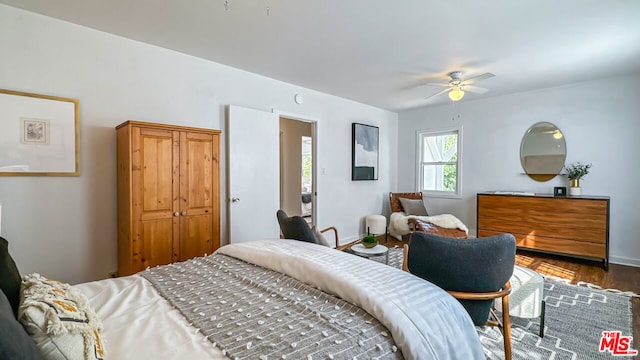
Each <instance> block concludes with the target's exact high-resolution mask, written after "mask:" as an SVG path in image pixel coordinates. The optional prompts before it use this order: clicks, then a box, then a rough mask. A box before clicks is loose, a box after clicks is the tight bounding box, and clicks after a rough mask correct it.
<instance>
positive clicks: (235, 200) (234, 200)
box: [231, 198, 240, 203]
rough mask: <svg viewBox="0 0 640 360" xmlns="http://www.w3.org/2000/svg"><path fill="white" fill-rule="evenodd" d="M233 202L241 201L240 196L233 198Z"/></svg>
mask: <svg viewBox="0 0 640 360" xmlns="http://www.w3.org/2000/svg"><path fill="white" fill-rule="evenodd" d="M231 202H232V203H237V202H240V198H231Z"/></svg>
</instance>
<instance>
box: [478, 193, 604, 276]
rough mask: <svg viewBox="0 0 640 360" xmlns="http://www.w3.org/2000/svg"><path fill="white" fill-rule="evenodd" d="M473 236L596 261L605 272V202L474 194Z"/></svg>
mask: <svg viewBox="0 0 640 360" xmlns="http://www.w3.org/2000/svg"><path fill="white" fill-rule="evenodd" d="M477 206H478V209H477V215H478V218H477V228H476V230H477V232H476V234H477V236H478V237H486V236H493V235H497V234H500V233H511V234H513V236H515V238H516V245H517V246H518V248H519V249H525V250H533V251H543V252H550V253H556V254H562V255H567V256H574V257H583V258H589V259H596V260H601V261H602V265H603V267H604V268H605V269H608V267H609V197H605V196H568V197H553V196H552V195H545V194H536V195H534V196H527V195H510V194H509V195H507V194H494V193H479V194H478V202H477Z"/></svg>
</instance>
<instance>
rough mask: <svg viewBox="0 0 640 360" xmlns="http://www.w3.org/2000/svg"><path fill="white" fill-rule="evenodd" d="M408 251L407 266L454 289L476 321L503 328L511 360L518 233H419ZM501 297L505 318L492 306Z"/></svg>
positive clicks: (407, 246)
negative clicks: (511, 296)
mask: <svg viewBox="0 0 640 360" xmlns="http://www.w3.org/2000/svg"><path fill="white" fill-rule="evenodd" d="M404 252H405V256H404V264H403V269H404V270H405V271H408V272H410V273H412V274H414V275H416V276H419V277H421V278H423V279H425V280H427V281H429V282H431V283H433V284H435V285H436V286H439V287H440V288H442V289H444V290H446V291H447V292H449V294H451V295H452V296H453V297H455V298H456V299H458V301H460V303H461V304H462V306H463V307H464V308H465V309H466V310H467V312H468V313H469V316H470V317H471V319H472V320H473V323H474V324H475V325H476V326H482V325H492V326H498V327H500V329H501V331H502V334H503V337H504V347H505V358H506V359H507V360H509V359H511V321H510V318H509V293H510V292H511V286H510V284H509V279H510V278H511V275H512V274H513V268H514V266H515V255H516V244H515V238H514V237H513V235H511V234H501V235H497V236H492V237H486V238H478V239H457V238H446V237H441V236H437V235H432V234H427V233H421V232H415V233H413V234H411V238H410V242H409V245H405V251H404ZM496 298H501V299H502V321H501V320H500V319H499V318H498V316H497V315H496V313H495V312H494V311H493V309H492V305H493V300H494V299H496ZM490 317H491V318H492V319H490Z"/></svg>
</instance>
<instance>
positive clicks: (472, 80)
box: [461, 73, 495, 85]
mask: <svg viewBox="0 0 640 360" xmlns="http://www.w3.org/2000/svg"><path fill="white" fill-rule="evenodd" d="M494 76H495V75H493V74H492V73H484V74H480V75H477V76H474V77H470V78H468V79H466V80H463V81H462V84H461V85H469V84H473V83H475V82H478V81H480V80H485V79H489V78H492V77H494Z"/></svg>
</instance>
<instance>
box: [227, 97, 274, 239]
mask: <svg viewBox="0 0 640 360" xmlns="http://www.w3.org/2000/svg"><path fill="white" fill-rule="evenodd" d="M227 129H228V130H227V144H228V148H227V149H228V151H227V154H228V156H227V158H228V164H229V171H228V172H227V174H228V178H227V181H228V189H229V191H228V193H227V194H228V196H229V198H228V199H227V200H228V202H227V203H228V205H229V211H228V212H227V214H228V216H229V242H231V243H240V242H245V241H251V240H256V239H264V238H272V239H277V238H278V237H279V236H280V227H279V226H278V221H277V219H276V211H278V208H279V206H280V148H279V147H280V140H279V138H280V125H279V121H278V115H276V114H274V113H270V112H265V111H259V110H253V109H247V108H242V107H238V106H233V105H230V106H229V119H228V126H227Z"/></svg>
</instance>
